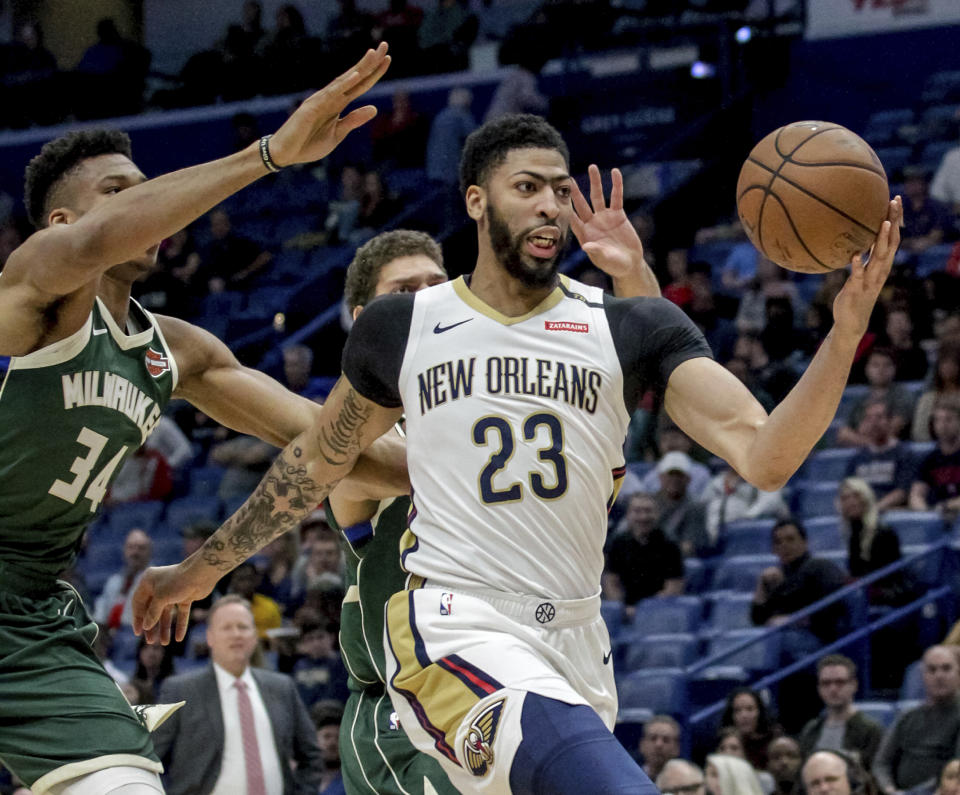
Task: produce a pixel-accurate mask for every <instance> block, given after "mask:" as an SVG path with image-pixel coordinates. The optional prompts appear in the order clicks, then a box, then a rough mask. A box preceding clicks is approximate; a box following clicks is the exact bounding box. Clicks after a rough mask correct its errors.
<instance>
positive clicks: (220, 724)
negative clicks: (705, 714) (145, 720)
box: [153, 596, 323, 795]
mask: <svg viewBox="0 0 960 795" xmlns="http://www.w3.org/2000/svg"><path fill="white" fill-rule="evenodd" d="M207 643H208V644H209V646H210V658H211V661H212V663H211V665H210V666H206V667H204V668H201V669H199V670H197V671H191V672H190V673H186V674H181V675H179V676H172V677H170V678H169V679H167V680H166V681H165V682H164V683H163V686H162V687H161V688H160V699H161V700H162V701H164V702H168V703H172V702H177V701H186V702H187V703H186V705H185V706H184V707H183V708H182V709H180V710H179V711H178V712H175V713H173V715H171V716H170V718H168V719H167V721H166V722H164V723H163V724H162V725H161V726H160V727H159V728H158V729H157V730H156V731H155V732H154V733H153V742H154V749H155V750H156V752H157V755H158V756H159V757H160V759H161V760H162V761H163V764H164V768H165V777H164V778H165V780H164V784H165V786H166V791H167V792H168V793H169V795H195V794H196V793H200V792H230V793H240V792H303V793H307V792H310V793H313V792H317V789H318V787H319V783H320V779H321V775H322V772H323V761H322V759H321V756H320V751H319V749H318V748H317V741H316V730H315V728H314V725H313V722H312V721H311V720H310V715H309V713H308V712H307V709H306V707H305V706H304V705H303V702H302V701H301V700H300V697H299V696H298V695H297V690H296V687H295V685H294V682H293V680H292V679H291V678H290V677H289V676H286V675H284V674H279V673H276V672H275V671H267V670H263V669H259V668H253V667H251V658H252V657H253V655H254V653H255V652H256V651H257V632H256V627H255V625H254V622H253V615H252V613H251V612H250V607H249V605H248V604H247V603H246V602H245V601H244V600H243V599H242V598H240V597H239V596H225V597H223V598H222V599H220V600H219V601H217V602H216V603H214V605H213V608H212V609H211V611H210V618H209V622H208V626H207ZM245 746H247V747H249V748H256V749H258V750H259V755H258V756H259V758H258V759H256V760H255V761H254V760H249V761H248V760H246V755H245V751H244V747H245ZM246 753H251V751H249V750H248V751H246ZM257 763H259V764H257ZM258 768H259V770H258ZM254 771H257V773H254ZM257 774H258V775H257ZM252 776H256V778H259V779H261V780H260V781H255V780H251V777H252Z"/></svg>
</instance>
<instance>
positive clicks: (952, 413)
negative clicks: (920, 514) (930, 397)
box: [910, 395, 960, 518]
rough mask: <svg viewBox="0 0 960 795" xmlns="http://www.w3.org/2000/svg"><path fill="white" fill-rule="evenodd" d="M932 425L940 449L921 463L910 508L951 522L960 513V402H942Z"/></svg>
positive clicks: (947, 399)
mask: <svg viewBox="0 0 960 795" xmlns="http://www.w3.org/2000/svg"><path fill="white" fill-rule="evenodd" d="M932 425H933V435H934V438H935V439H936V440H937V449H936V450H934V451H933V452H931V453H930V454H929V455H928V456H927V457H926V458H924V459H923V461H921V462H920V467H919V468H918V470H917V476H916V480H915V481H914V483H913V486H911V487H910V508H912V509H913V510H915V511H929V510H936V511H940V512H941V513H943V514H944V516H947V517H951V518H952V517H953V516H955V515H956V514H957V513H958V512H960V398H957V397H956V396H953V395H946V396H944V397H941V398H939V399H938V400H937V402H936V403H935V404H934V408H933V422H932Z"/></svg>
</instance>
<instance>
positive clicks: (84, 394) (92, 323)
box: [0, 299, 176, 578]
mask: <svg viewBox="0 0 960 795" xmlns="http://www.w3.org/2000/svg"><path fill="white" fill-rule="evenodd" d="M130 315H131V318H132V319H133V320H134V321H135V322H136V323H137V324H138V326H139V328H140V329H141V330H140V331H138V332H137V333H134V334H126V333H124V332H123V331H122V330H121V329H120V328H119V327H118V326H117V324H116V323H115V322H114V320H113V317H112V316H111V315H110V313H109V312H108V311H107V309H106V307H105V306H104V305H103V304H102V303H101V302H100V300H99V299H97V301H96V303H95V304H94V307H93V310H92V311H91V313H90V317H89V318H88V319H87V322H86V323H85V324H84V326H83V327H82V328H81V329H79V330H78V331H77V332H76V333H74V334H72V335H70V336H69V337H67V338H65V339H63V340H60V341H59V342H56V343H53V344H52V345H49V346H47V347H46V348H43V349H41V350H39V351H35V352H33V353H31V354H28V355H27V356H21V357H12V358H11V359H10V360H9V362H8V364H7V370H6V373H5V374H4V375H3V381H2V386H0V569H7V570H19V571H21V572H32V573H34V574H35V575H36V576H37V577H39V578H47V577H51V576H55V575H56V574H57V573H58V572H60V571H62V570H63V569H64V568H65V567H66V566H68V565H69V564H70V562H71V560H72V557H73V554H74V551H75V547H76V545H77V542H78V541H79V538H80V536H81V535H82V532H83V529H84V527H85V526H86V525H87V524H88V523H89V522H90V521H91V519H93V517H94V516H95V514H96V512H97V510H98V509H99V507H100V505H101V504H102V503H103V500H104V499H105V497H106V495H107V490H108V488H109V486H110V482H111V480H112V479H113V477H114V476H115V475H116V473H117V472H118V471H119V468H120V466H121V465H122V463H123V461H124V460H125V459H126V458H127V456H129V455H130V454H131V453H132V452H133V451H134V450H136V449H137V448H138V447H139V446H140V445H141V444H143V442H144V441H145V440H146V438H147V436H149V434H150V432H151V431H152V430H153V429H154V427H155V426H156V424H157V422H158V421H159V420H160V416H161V414H162V412H163V409H164V407H165V406H166V404H167V402H168V401H169V400H170V395H171V393H172V391H173V389H174V387H175V386H176V363H175V361H174V359H173V357H172V355H171V354H170V351H169V349H168V348H167V345H166V343H165V341H164V339H163V335H162V334H161V333H160V330H159V328H158V326H157V325H156V322H155V320H154V319H153V317H152V316H151V315H149V314H148V313H147V312H145V311H144V310H143V309H141V308H140V307H139V305H137V304H136V303H135V302H131V309H130Z"/></svg>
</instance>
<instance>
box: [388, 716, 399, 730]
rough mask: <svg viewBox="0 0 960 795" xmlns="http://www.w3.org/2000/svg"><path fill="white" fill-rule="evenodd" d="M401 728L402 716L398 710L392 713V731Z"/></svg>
mask: <svg viewBox="0 0 960 795" xmlns="http://www.w3.org/2000/svg"><path fill="white" fill-rule="evenodd" d="M399 729H400V716H399V715H397V713H396V712H391V713H390V731H398V730H399Z"/></svg>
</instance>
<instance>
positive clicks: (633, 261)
mask: <svg viewBox="0 0 960 795" xmlns="http://www.w3.org/2000/svg"><path fill="white" fill-rule="evenodd" d="M588 173H589V175H590V202H589V203H588V202H587V200H586V198H585V197H584V195H583V193H581V192H580V188H579V187H578V186H577V184H576V182H574V183H573V210H574V212H573V215H572V216H571V218H570V228H571V229H572V230H573V234H574V235H576V237H577V240H578V241H580V246H581V247H582V248H583V250H584V252H586V255H587V256H588V257H589V258H590V261H591V262H592V263H593V264H594V265H596V266H597V267H598V268H600V270H602V271H604V273H606V274H608V275H609V276H611V277H612V278H613V280H614V289H615V292H616V293H617V295H647V296H658V295H660V286H659V284H658V283H657V279H656V276H654V274H653V272H652V271H651V270H650V268H649V266H648V265H647V263H646V261H645V260H644V258H643V243H641V242H640V236H639V235H638V234H637V230H636V229H634V227H633V224H631V223H630V219H629V218H627V214H626V213H625V212H624V210H623V174H621V173H620V169H618V168H615V169H613V170H612V171H611V172H610V177H611V181H612V183H613V187H612V189H611V191H610V206H609V207H608V206H607V204H606V200H605V199H604V195H603V183H602V182H601V180H600V169H599V168H597V166H595V165H591V166H590V168H589V169H588ZM591 204H592V205H593V207H592V208H591V206H590V205H591Z"/></svg>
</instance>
